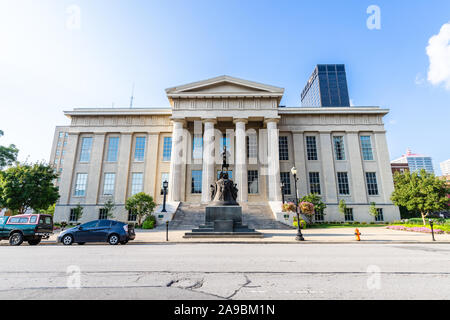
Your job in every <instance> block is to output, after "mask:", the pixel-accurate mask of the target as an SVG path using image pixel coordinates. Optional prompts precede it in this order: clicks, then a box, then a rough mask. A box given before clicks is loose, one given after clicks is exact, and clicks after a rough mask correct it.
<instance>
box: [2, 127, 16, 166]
mask: <svg viewBox="0 0 450 320" xmlns="http://www.w3.org/2000/svg"><path fill="white" fill-rule="evenodd" d="M2 136H3V131H2V130H0V137H2ZM18 153H19V150H18V149H17V148H16V146H15V145H13V144H10V145H9V147H5V146H0V170H1V169H3V168H4V167H6V166H10V165H12V164H13V163H14V161H16V159H17V154H18Z"/></svg>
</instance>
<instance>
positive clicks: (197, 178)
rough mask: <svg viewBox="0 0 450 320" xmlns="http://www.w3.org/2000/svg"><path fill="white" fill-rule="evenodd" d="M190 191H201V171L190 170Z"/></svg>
mask: <svg viewBox="0 0 450 320" xmlns="http://www.w3.org/2000/svg"><path fill="white" fill-rule="evenodd" d="M191 193H202V171H201V170H192V184H191Z"/></svg>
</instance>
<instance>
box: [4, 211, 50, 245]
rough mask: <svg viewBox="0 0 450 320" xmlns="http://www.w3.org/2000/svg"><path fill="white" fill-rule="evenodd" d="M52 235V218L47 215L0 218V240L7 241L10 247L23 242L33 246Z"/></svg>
mask: <svg viewBox="0 0 450 320" xmlns="http://www.w3.org/2000/svg"><path fill="white" fill-rule="evenodd" d="M52 233H53V217H52V216H50V215H47V214H21V215H17V216H11V217H9V216H3V217H2V216H0V240H9V244H10V245H12V246H20V245H21V244H22V243H23V242H24V241H27V242H28V243H29V244H30V245H32V246H35V245H37V244H39V243H40V242H41V240H42V239H48V238H49V237H50V234H52Z"/></svg>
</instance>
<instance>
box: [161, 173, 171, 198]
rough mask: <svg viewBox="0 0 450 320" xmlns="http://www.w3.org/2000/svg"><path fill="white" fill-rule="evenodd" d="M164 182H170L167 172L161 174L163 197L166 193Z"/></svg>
mask: <svg viewBox="0 0 450 320" xmlns="http://www.w3.org/2000/svg"><path fill="white" fill-rule="evenodd" d="M164 181H167V182H169V173H167V172H163V173H161V195H163V194H164V191H163V183H164ZM167 193H169V187H167Z"/></svg>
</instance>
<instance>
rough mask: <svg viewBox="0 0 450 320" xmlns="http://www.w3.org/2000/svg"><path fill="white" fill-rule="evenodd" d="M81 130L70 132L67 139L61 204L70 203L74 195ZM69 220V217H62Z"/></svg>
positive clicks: (61, 186)
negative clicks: (73, 187)
mask: <svg viewBox="0 0 450 320" xmlns="http://www.w3.org/2000/svg"><path fill="white" fill-rule="evenodd" d="M79 136H80V133H79V132H69V138H68V139H67V147H66V155H65V156H64V165H63V172H62V174H61V182H60V183H59V194H60V196H61V197H60V199H59V203H60V204H69V202H70V198H71V195H72V190H73V189H72V186H73V179H76V172H75V170H74V169H75V163H76V162H77V159H76V157H77V150H78V140H79ZM61 219H65V220H66V221H68V219H69V218H68V217H67V218H66V217H61Z"/></svg>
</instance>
